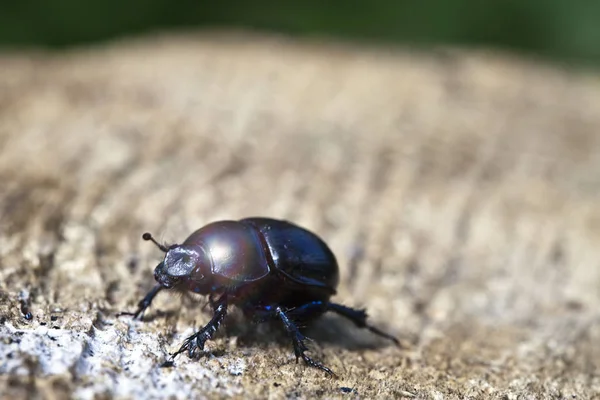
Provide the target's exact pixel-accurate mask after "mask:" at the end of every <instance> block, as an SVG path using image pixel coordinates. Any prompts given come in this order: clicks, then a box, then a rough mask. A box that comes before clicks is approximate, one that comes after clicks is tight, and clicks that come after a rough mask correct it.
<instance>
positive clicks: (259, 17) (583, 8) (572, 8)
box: [0, 0, 600, 65]
mask: <svg viewBox="0 0 600 400" xmlns="http://www.w3.org/2000/svg"><path fill="white" fill-rule="evenodd" d="M599 18H600V3H598V2H595V1H575V2H567V1H561V0H528V1H520V0H505V1H492V2H482V1H478V0H452V1H447V0H434V1H428V2H419V1H406V0H396V1H394V0H376V1H371V2H360V1H343V0H336V1H327V2H322V1H317V0H307V1H298V2H290V3H287V2H282V1H276V0H259V1H253V2H248V1H242V0H237V1H226V2H205V1H192V0H182V1H178V2H177V3H174V2H172V1H169V0H130V1H126V2H123V1H118V0H105V1H86V2H81V1H78V0H62V1H44V0H25V1H13V2H3V3H2V5H1V6H0V45H3V46H7V45H8V46H22V45H42V46H52V47H62V46H71V45H81V44H86V43H90V42H97V41H102V40H106V39H112V38H118V37H121V36H124V35H139V34H143V33H147V32H152V31H157V30H172V29H182V28H186V29H189V28H192V27H193V28H214V27H242V28H249V29H258V30H265V31H276V32H285V33H292V34H297V35H303V36H315V35H318V36H334V37H339V38H344V39H348V40H363V41H364V40H367V41H374V42H385V43H401V44H409V45H412V46H427V45H431V44H439V43H444V44H457V45H468V46H494V47H498V48H504V49H512V50H515V51H520V52H528V53H532V54H536V55H539V56H543V57H546V58H549V59H553V60H559V61H575V62H578V63H586V64H595V65H598V64H599V63H600V24H599V23H598V20H599Z"/></svg>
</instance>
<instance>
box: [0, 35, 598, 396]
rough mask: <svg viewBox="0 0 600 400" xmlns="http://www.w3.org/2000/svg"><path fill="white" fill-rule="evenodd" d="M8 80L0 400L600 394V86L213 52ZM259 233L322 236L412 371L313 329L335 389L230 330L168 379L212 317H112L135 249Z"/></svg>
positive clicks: (280, 341) (435, 66)
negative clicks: (270, 229)
mask: <svg viewBox="0 0 600 400" xmlns="http://www.w3.org/2000/svg"><path fill="white" fill-rule="evenodd" d="M0 71H2V72H1V73H0V178H1V182H2V185H1V189H0V218H1V220H0V221H1V223H0V318H1V321H2V323H1V324H0V337H1V338H2V341H1V342H0V355H1V357H0V359H1V360H2V361H0V391H1V392H3V393H8V394H9V395H11V396H13V397H14V398H23V397H26V396H28V395H31V394H32V393H37V394H38V395H40V396H41V397H46V398H51V397H53V396H54V398H62V397H70V396H75V397H79V398H92V397H93V396H105V397H114V396H116V397H119V396H120V397H125V398H133V397H139V396H140V395H144V396H147V397H153V398H160V397H164V396H169V395H173V396H175V397H178V398H196V397H198V398H220V397H228V396H233V397H239V398H241V397H244V398H265V397H270V398H290V397H291V398H314V397H315V396H322V397H326V398H337V397H346V396H351V397H352V396H353V397H364V398H374V397H379V398H399V397H403V396H405V397H416V398H464V397H469V396H470V397H472V398H492V397H493V398H513V397H512V396H516V395H525V396H527V395H534V396H538V397H540V398H541V397H545V398H567V397H570V396H577V397H578V398H592V397H594V396H598V395H599V393H600V375H599V368H600V351H599V350H598V346H597V343H598V342H599V340H600V318H599V317H600V314H599V312H598V310H599V309H600V307H599V306H600V289H599V288H600V268H598V266H599V260H600V250H598V249H599V246H598V244H599V243H600V207H599V206H598V204H600V203H599V200H600V80H599V79H598V76H597V75H596V74H592V73H584V72H576V71H569V70H561V69H558V68H555V67H551V66H547V65H543V64H539V63H535V62H534V61H531V60H523V59H518V58H514V57H510V56H507V55H502V54H495V53H491V52H484V51H480V52H466V51H459V50H448V49H440V50H435V51H431V52H429V53H417V52H409V51H403V50H400V49H397V50H390V49H384V48H355V47H352V46H347V45H340V44H325V43H302V42H295V41H292V40H289V39H285V38H278V37H260V36H254V35H247V34H222V33H214V34H207V33H205V34H202V35H196V34H190V35H183V36H162V37H150V38H144V39H140V40H136V41H128V42H122V43H114V44H111V45H107V46H105V47H96V48H86V49H79V50H72V51H70V52H64V53H53V54H47V53H43V52H27V53H19V52H17V53H8V52H5V53H4V54H2V55H0ZM251 215H268V216H273V217H280V218H286V219H289V220H293V221H295V222H297V223H299V224H302V225H304V226H306V227H308V228H310V229H312V230H314V231H316V232H318V233H319V234H320V235H321V236H322V237H323V238H324V239H325V240H326V241H327V242H328V243H330V244H331V246H332V248H333V250H334V251H335V253H336V255H337V257H338V260H339V262H340V265H341V274H342V284H341V287H340V289H339V293H338V296H337V299H338V300H339V301H341V302H343V303H345V304H347V305H350V306H361V307H362V306H364V307H367V308H368V310H369V313H370V316H371V318H372V321H373V322H374V323H375V324H377V325H379V326H382V327H385V328H386V329H387V330H389V331H390V332H392V333H394V334H396V335H397V336H398V337H400V338H401V339H402V341H403V343H404V344H405V348H404V349H395V348H393V347H389V346H387V345H386V344H385V343H380V342H378V341H376V340H375V339H373V338H372V337H371V336H369V335H368V334H367V333H364V332H360V331H358V330H356V329H355V328H353V327H352V326H351V325H349V324H346V323H345V322H344V321H340V320H339V319H337V318H334V317H331V318H325V319H324V320H323V321H321V322H320V323H319V324H317V326H316V327H314V328H313V329H312V331H311V336H312V337H314V338H315V339H316V343H315V344H314V345H313V347H314V351H315V354H314V355H315V357H317V358H319V359H321V360H323V361H324V363H325V364H326V365H328V366H330V367H331V368H332V369H334V370H335V371H336V372H338V373H339V374H340V375H341V378H340V380H337V381H336V380H329V379H327V378H326V377H325V376H323V374H321V373H319V372H318V371H315V370H312V369H308V368H305V367H304V366H303V365H301V364H299V365H296V364H295V363H294V357H293V352H292V349H291V346H289V345H288V343H287V340H286V339H285V338H282V337H280V336H279V334H278V333H277V331H276V330H269V329H263V328H248V327H246V326H245V325H244V323H243V320H242V319H241V318H239V316H238V317H236V316H233V317H232V318H231V319H230V320H229V322H228V323H227V325H226V327H225V329H224V334H223V335H221V336H219V337H218V338H217V340H215V341H214V342H211V343H210V344H209V345H208V346H209V350H210V352H209V355H208V356H206V357H204V358H201V359H200V360H198V361H190V360H187V359H185V358H181V359H180V360H179V361H178V362H177V363H176V365H175V367H174V368H172V369H160V368H158V365H159V364H160V363H161V362H162V361H164V359H165V357H166V355H167V352H168V351H173V350H174V349H175V348H176V347H177V345H178V344H179V342H180V341H181V340H182V338H183V337H184V336H185V335H186V334H189V333H191V331H192V327H193V326H198V325H200V324H202V323H203V322H206V321H207V320H208V319H209V316H208V315H207V314H205V313H203V312H200V306H201V305H202V304H203V302H202V300H201V299H193V300H189V299H185V298H184V299H179V298H177V297H174V296H168V295H161V296H159V298H158V299H157V301H156V303H155V305H154V306H153V308H152V310H151V313H150V314H149V315H148V317H149V318H148V321H146V322H145V323H131V322H130V321H128V320H127V318H116V317H115V313H116V312H118V311H121V310H124V309H131V308H132V307H133V306H134V304H135V303H136V302H137V300H139V298H140V297H141V296H142V295H143V294H144V292H145V291H146V290H148V289H149V288H150V287H151V285H152V273H151V271H152V268H153V267H154V266H155V265H156V263H157V262H158V261H159V259H160V254H159V253H158V252H157V251H156V249H155V248H154V247H153V246H150V245H148V244H146V243H143V242H142V241H141V239H140V235H141V233H142V232H144V231H151V232H153V233H154V234H155V235H156V236H158V237H159V238H161V239H163V240H165V241H169V242H177V241H181V240H183V239H184V238H185V237H186V236H187V234H189V233H190V232H191V231H192V230H194V229H196V228H198V227H200V226H202V225H203V224H206V223H208V222H211V221H214V220H218V219H230V218H241V217H245V216H251ZM20 299H21V300H22V299H25V300H24V301H26V302H28V304H29V305H30V308H31V311H32V313H33V315H34V319H33V321H31V322H29V321H26V320H25V319H24V318H23V316H22V314H21V311H20V304H21V303H20ZM180 310H181V311H180ZM51 316H54V317H56V318H54V319H55V321H52V320H51ZM42 324H45V325H42ZM54 327H56V328H54ZM19 332H22V333H19ZM52 338H54V339H52ZM341 387H349V388H352V390H353V391H352V392H351V393H350V394H344V392H342V390H341Z"/></svg>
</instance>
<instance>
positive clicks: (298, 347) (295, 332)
mask: <svg viewBox="0 0 600 400" xmlns="http://www.w3.org/2000/svg"><path fill="white" fill-rule="evenodd" d="M275 313H276V314H277V316H278V317H279V318H280V319H281V322H283V325H284V326H285V330H286V331H287V332H288V334H289V335H290V336H291V337H292V343H293V344H294V353H295V354H296V363H297V362H298V359H300V357H302V359H303V360H304V362H305V363H306V364H308V365H310V366H311V367H315V368H318V369H320V370H322V371H325V372H326V373H327V374H329V376H332V377H335V376H336V374H335V373H334V372H333V371H332V370H330V369H329V368H327V367H326V366H324V365H322V364H319V363H318V362H316V361H314V360H313V359H312V358H310V357H309V356H307V355H306V354H304V353H305V352H306V351H308V348H307V347H306V344H304V341H305V340H306V337H305V336H304V335H303V334H302V333H301V332H300V330H299V329H298V327H297V326H296V324H294V323H293V322H292V321H291V320H290V319H289V317H288V316H287V314H286V313H285V312H284V311H283V310H282V309H281V307H277V308H276V309H275Z"/></svg>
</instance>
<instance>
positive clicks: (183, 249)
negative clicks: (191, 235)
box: [143, 234, 212, 293]
mask: <svg viewBox="0 0 600 400" xmlns="http://www.w3.org/2000/svg"><path fill="white" fill-rule="evenodd" d="M143 238H144V239H145V240H151V241H152V242H154V243H155V244H156V245H157V246H158V247H159V248H160V249H161V250H163V251H165V252H166V254H165V259H164V260H163V261H162V262H161V263H160V264H158V265H157V266H156V268H155V269H154V279H156V281H157V282H158V283H160V284H161V285H162V286H163V287H165V288H166V289H170V288H172V287H175V286H179V284H181V283H185V284H186V285H187V286H188V289H189V290H192V291H194V292H196V293H207V292H208V291H207V290H205V288H207V287H210V280H211V279H210V277H211V269H212V268H211V267H212V262H211V260H210V258H209V256H208V254H207V253H206V252H205V251H204V249H202V247H201V246H189V245H177V244H175V245H172V246H170V247H168V248H167V247H165V246H162V245H160V244H158V243H157V242H156V241H155V240H154V238H152V236H151V235H150V234H144V236H143Z"/></svg>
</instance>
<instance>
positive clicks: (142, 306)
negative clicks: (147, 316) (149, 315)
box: [117, 285, 163, 319]
mask: <svg viewBox="0 0 600 400" xmlns="http://www.w3.org/2000/svg"><path fill="white" fill-rule="evenodd" d="M162 289H163V286H162V285H156V286H154V287H153V288H152V289H151V290H150V291H149V292H148V293H147V294H146V295H145V296H144V298H143V299H142V300H140V302H139V303H138V308H137V310H136V312H134V313H132V312H128V311H122V312H120V313H118V314H117V317H120V316H121V315H133V318H134V319H142V318H143V316H144V312H145V311H146V309H147V308H148V307H150V304H151V303H152V300H154V297H155V296H156V294H157V293H158V292H160V291H161V290H162Z"/></svg>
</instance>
